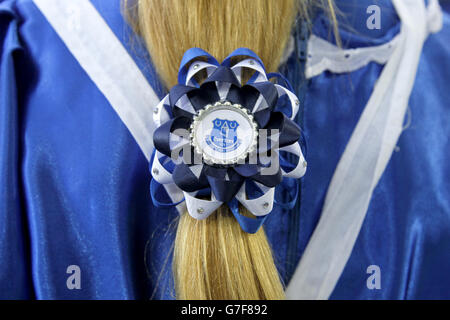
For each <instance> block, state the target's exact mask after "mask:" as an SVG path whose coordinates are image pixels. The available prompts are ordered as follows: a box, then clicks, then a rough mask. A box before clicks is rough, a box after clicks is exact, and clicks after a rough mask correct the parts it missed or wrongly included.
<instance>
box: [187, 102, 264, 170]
mask: <svg viewBox="0 0 450 320" xmlns="http://www.w3.org/2000/svg"><path fill="white" fill-rule="evenodd" d="M257 136H258V132H257V126H256V123H255V121H253V116H252V115H251V114H250V111H248V110H247V109H245V108H243V107H242V106H241V105H239V104H231V103H230V102H227V101H225V102H216V103H215V104H213V105H212V104H209V105H207V106H206V107H205V109H202V110H199V111H198V114H196V115H195V116H194V119H193V122H192V125H191V127H190V138H191V145H192V146H193V147H194V150H195V152H196V154H199V155H201V156H202V158H203V160H204V161H205V162H206V163H208V164H210V165H214V164H219V165H229V164H234V163H238V162H239V161H241V160H245V159H246V157H247V156H248V155H249V154H250V153H251V152H252V151H253V150H255V148H256V146H257V142H256V139H257Z"/></svg>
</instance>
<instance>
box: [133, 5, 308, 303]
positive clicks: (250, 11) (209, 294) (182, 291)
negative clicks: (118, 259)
mask: <svg viewBox="0 0 450 320" xmlns="http://www.w3.org/2000/svg"><path fill="white" fill-rule="evenodd" d="M307 3H308V1H297V0H277V1H274V0H220V1H213V0H138V1H137V7H135V8H134V9H136V10H133V11H132V12H133V15H132V16H131V20H132V21H133V23H134V26H135V28H136V30H137V31H138V32H139V34H140V35H141V36H142V37H143V39H144V40H145V43H146V45H147V48H148V51H149V52H150V55H151V58H152V62H153V64H154V65H155V67H156V69H157V71H158V73H159V75H160V77H161V79H162V80H163V82H164V84H165V85H166V86H167V87H171V86H173V85H174V84H176V76H177V71H178V70H177V68H178V65H179V63H180V60H181V57H182V55H183V53H184V52H185V51H186V50H187V49H189V48H191V47H200V48H202V49H204V50H206V51H207V52H209V53H211V54H212V55H213V56H215V57H216V58H217V59H218V60H219V61H221V60H223V59H224V58H225V57H226V56H227V55H228V54H229V53H231V52H232V51H233V50H234V49H236V48H239V47H247V48H250V49H251V50H253V51H254V52H256V54H258V55H259V56H260V57H261V58H262V60H263V61H264V63H265V65H266V69H267V71H268V72H272V71H276V69H277V68H278V65H279V62H280V59H281V57H282V55H283V52H284V49H285V47H286V44H287V42H288V39H289V35H290V32H291V28H292V26H293V24H294V21H295V17H296V16H297V14H298V12H299V11H301V12H303V14H305V12H306V8H307ZM173 272H174V279H175V289H176V295H177V298H178V299H283V298H284V291H283V286H282V284H281V281H280V278H279V275H278V272H277V269H276V267H275V264H274V260H273V257H272V252H271V249H270V246H269V244H268V242H267V238H266V236H265V233H264V230H263V229H260V231H258V232H257V233H256V234H248V233H245V232H243V231H242V230H241V228H240V226H239V224H238V223H237V222H236V220H235V218H234V217H233V215H232V214H231V213H230V211H229V210H228V208H227V207H226V206H223V207H221V208H219V210H217V212H215V213H213V214H212V215H211V216H210V217H208V218H207V219H205V220H202V221H198V220H194V219H193V218H191V217H190V216H189V215H188V214H184V215H183V216H182V217H181V218H180V221H179V225H178V230H177V235H176V240H175V248H174V262H173Z"/></svg>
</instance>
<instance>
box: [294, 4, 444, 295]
mask: <svg viewBox="0 0 450 320" xmlns="http://www.w3.org/2000/svg"><path fill="white" fill-rule="evenodd" d="M394 6H395V8H396V10H397V13H398V15H399V16H400V19H401V21H402V26H401V31H400V35H399V36H398V38H397V39H396V40H395V41H396V43H395V49H394V51H393V53H392V55H391V56H390V58H389V60H388V62H387V64H386V66H385V67H384V69H383V71H382V73H381V76H380V78H379V79H378V81H377V82H376V85H375V88H374V91H373V93H372V96H371V97H370V99H369V101H368V103H367V105H366V107H365V108H364V111H363V113H362V115H361V117H360V119H359V121H358V123H357V125H356V128H355V130H354V131H353V133H352V136H351V137H350V141H349V142H348V144H347V146H346V148H345V151H344V153H343V155H342V157H341V159H340V161H339V163H338V165H337V168H336V171H335V172H334V175H333V178H332V180H331V183H330V186H329V188H328V192H327V195H326V198H325V204H324V207H323V209H322V214H321V217H320V220H319V223H318V225H317V227H316V229H315V230H314V233H313V235H312V237H311V239H310V240H309V242H308V245H307V247H306V249H305V252H304V253H303V256H302V258H301V260H300V264H299V266H298V267H297V269H296V271H295V273H294V276H293V278H292V280H291V282H290V283H289V286H288V288H287V291H286V294H287V297H288V298H290V299H328V298H329V297H330V295H331V293H332V292H333V289H334V287H335V286H336V283H337V281H338V280H339V277H340V276H341V274H342V271H343V270H344V267H345V265H346V263H347V261H348V258H349V257H350V254H351V252H352V249H353V246H354V244H355V242H356V238H357V237H358V234H359V231H360V229H361V225H362V223H363V221H364V218H365V216H366V212H367V209H368V207H369V202H370V199H371V197H372V192H373V190H374V188H375V186H376V185H377V183H378V181H379V179H380V177H381V175H382V173H383V171H384V169H385V168H386V165H387V163H388V161H389V159H390V157H391V155H392V152H393V150H394V147H395V145H396V143H397V140H398V138H399V136H400V134H401V132H402V125H403V119H404V116H405V112H406V109H407V105H408V100H409V96H410V94H411V90H412V87H413V84H414V79H415V76H416V70H417V65H418V63H419V58H420V54H421V51H422V45H423V43H424V41H425V39H426V38H427V36H428V33H429V32H436V31H438V30H439V29H440V28H441V23H440V22H439V21H442V19H439V17H440V16H441V12H440V8H439V4H438V3H437V0H431V1H430V5H429V8H428V11H427V10H426V8H425V4H424V1H423V0H410V1H405V0H394ZM318 60H319V61H320V59H318ZM315 69H317V68H310V70H315Z"/></svg>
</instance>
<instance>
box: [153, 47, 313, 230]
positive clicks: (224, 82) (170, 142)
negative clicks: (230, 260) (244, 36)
mask: <svg viewBox="0 0 450 320" xmlns="http://www.w3.org/2000/svg"><path fill="white" fill-rule="evenodd" d="M235 61H237V62H235ZM244 70H249V71H250V74H251V72H253V75H252V76H251V77H250V79H249V80H248V81H247V82H246V83H243V80H242V74H243V72H244ZM199 74H200V75H202V76H203V78H205V77H206V80H204V81H203V82H202V83H201V85H199V83H198V82H197V80H196V79H198V76H199ZM247 74H248V73H247ZM273 77H277V78H278V79H279V80H281V82H283V83H284V84H285V85H286V86H287V87H285V86H282V85H280V84H275V83H272V82H270V81H269V79H270V78H273ZM299 105H300V102H299V100H298V99H297V97H296V95H295V94H294V93H292V91H291V90H290V85H289V83H288V82H287V81H286V80H285V79H284V78H283V77H282V76H281V75H279V74H266V71H265V68H264V64H263V63H262V61H261V59H260V58H259V57H258V56H257V55H256V54H255V53H254V52H253V51H251V50H249V49H246V48H240V49H237V50H235V51H234V52H233V53H231V54H230V55H229V56H228V57H227V58H226V59H225V60H224V61H223V62H222V63H221V64H220V63H219V62H217V60H216V59H215V58H214V57H213V56H211V55H210V54H209V53H207V52H205V51H204V50H202V49H199V48H192V49H189V50H188V51H186V53H185V55H184V57H183V59H182V61H181V65H180V68H179V73H178V84H177V85H175V86H174V87H173V88H172V89H171V90H170V92H169V94H167V95H166V96H165V97H164V98H163V99H162V100H161V102H160V103H159V104H158V106H157V107H156V108H155V109H154V121H155V123H156V126H157V129H156V131H155V132H154V138H153V140H154V145H155V152H154V154H153V156H152V160H151V162H150V171H151V173H152V176H153V180H152V182H151V185H150V192H151V196H152V199H153V202H154V204H155V205H156V206H160V207H172V206H177V208H178V209H179V210H180V211H184V210H186V209H187V212H188V213H189V214H190V215H191V216H192V217H193V218H195V219H199V220H202V219H206V218H207V217H208V216H209V215H211V214H212V213H213V212H214V211H215V210H216V209H218V208H219V207H220V206H221V205H224V204H227V205H228V206H229V208H230V209H231V211H232V212H233V214H234V216H235V217H236V219H237V221H238V222H239V224H240V225H241V227H242V229H243V230H244V231H246V232H248V233H255V232H256V231H257V230H258V229H259V228H260V227H261V225H262V224H263V223H264V221H265V219H266V218H267V215H268V214H269V213H270V212H271V211H272V209H273V206H274V202H275V203H277V201H276V200H275V187H276V186H277V185H279V184H281V183H282V181H283V179H284V178H293V179H299V178H301V177H302V176H303V175H304V174H305V172H306V161H305V158H304V155H303V150H302V147H304V144H303V143H299V140H300V141H304V140H303V137H302V132H301V130H300V128H299V127H298V125H297V124H296V123H295V122H294V121H293V119H294V118H295V116H296V114H297V112H298V108H299ZM287 154H291V155H290V156H286V155H287ZM288 159H291V160H292V159H295V161H293V163H292V162H290V161H288ZM163 198H165V199H166V201H165V202H164V201H162V200H161V199H163ZM167 199H169V200H167ZM239 203H241V204H242V205H243V206H244V207H245V208H247V209H248V211H249V212H251V213H252V214H253V215H254V217H246V216H244V215H242V214H241V213H240V212H239Z"/></svg>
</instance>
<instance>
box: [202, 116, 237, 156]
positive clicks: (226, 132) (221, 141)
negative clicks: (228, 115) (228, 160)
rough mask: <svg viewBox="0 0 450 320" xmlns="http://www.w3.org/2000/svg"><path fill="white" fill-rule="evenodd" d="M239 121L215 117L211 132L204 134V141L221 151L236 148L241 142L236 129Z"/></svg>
mask: <svg viewBox="0 0 450 320" xmlns="http://www.w3.org/2000/svg"><path fill="white" fill-rule="evenodd" d="M238 126H239V123H238V122H237V121H235V120H226V119H219V118H216V119H215V120H213V128H212V130H211V134H210V135H207V136H206V143H207V144H208V145H209V146H210V147H211V148H212V149H214V150H215V151H219V152H222V153H225V152H230V151H233V150H236V149H237V148H238V147H239V145H240V144H241V139H238V137H237V133H236V129H237V127H238Z"/></svg>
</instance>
